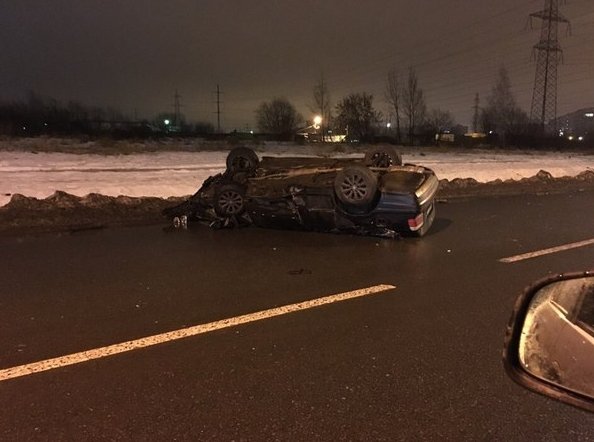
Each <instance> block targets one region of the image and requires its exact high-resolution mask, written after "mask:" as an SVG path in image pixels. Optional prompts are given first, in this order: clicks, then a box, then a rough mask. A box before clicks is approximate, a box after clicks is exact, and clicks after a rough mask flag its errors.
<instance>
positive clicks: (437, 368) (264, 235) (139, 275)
mask: <svg viewBox="0 0 594 442" xmlns="http://www.w3.org/2000/svg"><path fill="white" fill-rule="evenodd" d="M437 209H438V217H437V220H436V223H435V225H434V228H433V230H432V231H431V232H430V234H429V235H428V236H426V237H425V238H422V239H415V238H407V239H403V240H397V241H392V240H382V239H376V238H365V237H352V236H340V235H331V234H315V233H302V232H282V231H269V230H262V229H255V228H254V229H251V228H250V229H243V230H236V231H212V230H209V229H208V228H205V227H201V226H198V227H196V228H192V229H190V230H188V231H170V230H166V229H165V230H164V229H163V228H162V227H161V226H153V227H144V228H127V229H110V230H104V231H89V232H78V233H75V234H47V235H39V236H28V237H4V238H0V268H1V269H2V278H1V281H0V369H6V368H10V367H15V366H21V365H23V364H29V363H34V362H37V361H41V360H44V359H48V358H55V357H58V356H63V355H68V354H72V353H77V352H81V351H83V350H90V349H100V348H103V347H105V346H110V345H112V344H117V343H121V342H124V341H130V340H137V339H140V338H144V337H147V336H153V335H158V334H162V333H165V332H170V331H174V330H180V329H186V328H188V327H193V326H196V325H200V324H209V323H212V322H215V321H219V320H222V319H227V318H237V317H239V316H242V315H247V314H251V313H254V312H259V311H263V310H269V309H274V308H277V307H281V306H285V305H292V304H296V303H303V302H305V301H312V300H317V299H319V298H323V297H327V296H329V295H334V294H340V293H347V292H351V291H356V290H359V289H365V288H368V287H374V286H378V285H390V286H394V287H395V288H388V289H386V290H385V291H380V292H378V293H374V294H370V295H368V296H363V297H358V298H354V299H346V300H342V301H338V302H333V303H330V304H327V305H324V306H319V307H312V308H305V309H303V310H299V311H296V312H292V313H287V314H281V315H278V316H274V317H270V318H267V319H261V320H258V321H255V322H247V323H243V324H239V325H231V326H229V327H226V328H222V329H220V330H217V331H212V332H208V333H203V334H199V335H196V336H192V337H186V338H184V339H178V340H172V341H168V342H165V343H161V344H158V345H155V346H151V347H147V348H143V349H138V350H134V351H130V352H126V353H122V354H118V355H114V356H109V357H104V358H98V359H95V360H92V361H89V362H83V363H79V364H76V365H70V366H65V367H61V368H56V369H53V370H49V371H45V372H41V373H37V374H32V375H28V376H22V377H18V378H14V379H7V380H2V381H0V403H1V404H2V406H3V411H2V413H0V439H1V440H15V441H17V440H19V441H21V440H52V441H56V440H101V439H106V440H419V439H421V440H444V439H449V440H477V439H478V440H542V439H550V440H591V439H593V438H594V415H591V414H587V413H585V412H582V411H580V410H577V409H574V408H571V407H569V406H567V405H564V404H561V403H557V402H554V401H552V400H550V399H547V398H544V397H540V396H538V395H536V394H534V393H531V392H528V391H526V390H523V389H522V388H521V387H519V386H517V385H515V384H514V383H513V382H512V381H511V380H510V379H508V378H507V377H506V375H505V373H504V371H503V368H502V364H501V348H502V343H503V334H504V329H505V325H506V323H507V320H508V319H509V316H510V313H511V310H512V307H513V303H514V301H515V298H516V297H517V295H518V294H519V293H520V291H521V290H522V289H523V288H524V287H525V286H526V285H528V284H529V283H531V282H532V281H534V280H536V279H538V278H540V277H542V276H545V275H547V274H550V273H558V272H565V271H573V270H585V269H588V268H590V269H592V268H594V245H586V246H583V247H580V248H575V249H570V250H564V251H560V252H557V253H551V254H548V255H543V256H537V257H534V258H530V259H526V260H521V261H513V262H510V263H504V262H501V261H500V260H501V259H502V258H509V257H514V256H517V255H522V254H525V253H528V252H533V251H538V250H542V249H546V248H550V247H555V246H560V245H564V244H571V243H575V242H581V241H585V240H588V239H592V238H594V225H593V224H592V219H594V195H592V193H591V192H590V193H583V192H582V193H575V194H569V195H555V196H521V197H507V198H485V199H474V200H468V201H457V202H450V203H447V204H439V205H438V207H437Z"/></svg>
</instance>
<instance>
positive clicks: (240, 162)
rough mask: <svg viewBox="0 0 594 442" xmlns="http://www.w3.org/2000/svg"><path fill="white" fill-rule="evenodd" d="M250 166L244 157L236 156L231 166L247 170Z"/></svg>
mask: <svg viewBox="0 0 594 442" xmlns="http://www.w3.org/2000/svg"><path fill="white" fill-rule="evenodd" d="M250 167H251V163H250V160H248V159H247V158H244V157H237V158H235V159H234V160H233V168H234V169H236V170H247V169H249V168H250Z"/></svg>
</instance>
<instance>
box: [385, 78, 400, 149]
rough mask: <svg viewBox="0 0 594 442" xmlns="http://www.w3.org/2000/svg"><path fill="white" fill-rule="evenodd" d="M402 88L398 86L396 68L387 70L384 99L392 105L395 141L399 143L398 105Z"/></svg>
mask: <svg viewBox="0 0 594 442" xmlns="http://www.w3.org/2000/svg"><path fill="white" fill-rule="evenodd" d="M401 95H402V90H401V88H400V80H399V78H398V73H397V72H396V69H391V70H390V71H388V79H387V82H386V94H385V97H386V101H387V102H388V103H389V104H390V106H391V107H392V109H391V110H392V111H393V112H394V117H395V118H396V142H397V143H400V138H401V136H400V106H401V101H402V97H401Z"/></svg>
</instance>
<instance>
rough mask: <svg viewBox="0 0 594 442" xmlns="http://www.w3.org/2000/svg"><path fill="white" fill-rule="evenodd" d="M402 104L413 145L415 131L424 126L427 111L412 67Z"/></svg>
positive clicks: (403, 91) (403, 92)
mask: <svg viewBox="0 0 594 442" xmlns="http://www.w3.org/2000/svg"><path fill="white" fill-rule="evenodd" d="M402 104H403V105H404V108H403V111H404V116H405V117H406V119H407V122H408V137H409V141H410V143H411V144H412V143H413V139H414V135H415V129H416V128H417V127H419V126H421V125H422V124H423V120H424V118H425V111H426V105H425V98H424V96H423V90H422V89H421V88H420V87H419V80H418V78H417V74H416V72H415V70H414V69H413V68H412V67H410V68H409V69H408V78H407V81H406V85H405V86H404V88H403V90H402Z"/></svg>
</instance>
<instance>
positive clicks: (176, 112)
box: [173, 89, 182, 128]
mask: <svg viewBox="0 0 594 442" xmlns="http://www.w3.org/2000/svg"><path fill="white" fill-rule="evenodd" d="M180 99H181V95H180V94H178V92H177V89H176V90H175V95H174V96H173V126H174V127H176V128H179V127H180V125H181V107H182V105H181V102H180Z"/></svg>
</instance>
